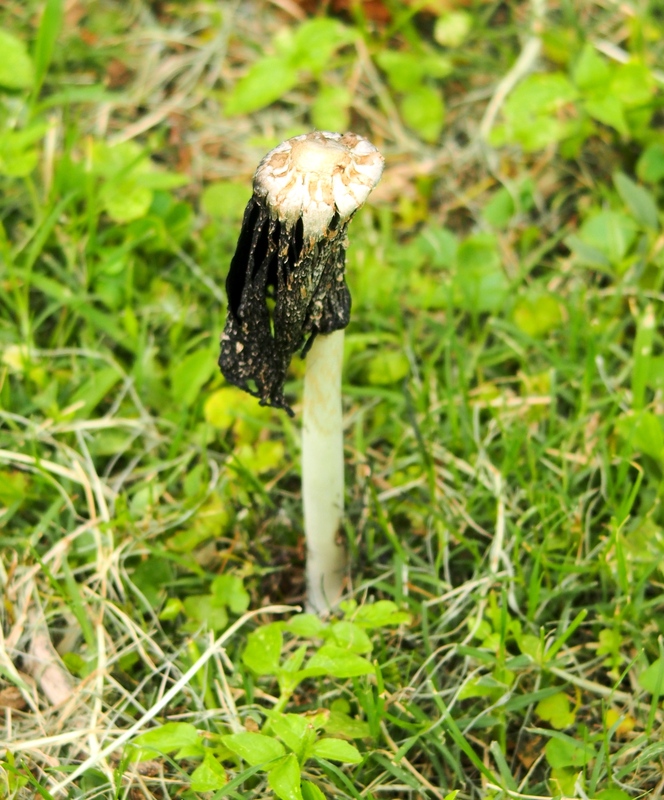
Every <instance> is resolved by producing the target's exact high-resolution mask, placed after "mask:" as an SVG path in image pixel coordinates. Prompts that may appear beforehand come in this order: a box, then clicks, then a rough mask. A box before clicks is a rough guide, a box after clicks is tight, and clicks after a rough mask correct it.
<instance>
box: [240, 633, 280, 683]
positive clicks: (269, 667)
mask: <svg viewBox="0 0 664 800" xmlns="http://www.w3.org/2000/svg"><path fill="white" fill-rule="evenodd" d="M282 647H283V636H282V634H281V628H280V626H279V624H278V623H274V622H273V623H271V624H269V625H263V626H262V627H261V628H257V629H256V630H255V631H252V632H251V633H250V634H249V636H248V637H247V646H246V647H245V649H244V653H243V654H242V663H243V664H244V665H245V666H246V667H249V669H250V670H251V671H252V672H255V673H256V675H276V673H277V670H278V669H279V659H280V658H281V649H282Z"/></svg>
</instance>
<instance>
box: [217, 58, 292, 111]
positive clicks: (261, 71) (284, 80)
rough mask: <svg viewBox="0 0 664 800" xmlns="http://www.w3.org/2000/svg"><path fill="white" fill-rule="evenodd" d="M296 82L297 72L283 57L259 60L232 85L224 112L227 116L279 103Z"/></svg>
mask: <svg viewBox="0 0 664 800" xmlns="http://www.w3.org/2000/svg"><path fill="white" fill-rule="evenodd" d="M297 83H298V74H297V69H296V68H295V67H293V66H291V65H290V64H288V63H287V62H286V61H284V59H283V58H276V57H269V58H263V59H261V60H260V61H257V62H256V63H255V64H254V65H253V66H252V67H251V69H250V70H249V72H248V73H247V74H246V75H245V76H244V78H241V79H240V80H239V81H238V82H237V83H236V84H235V87H234V88H233V91H232V92H231V93H230V95H229V96H228V100H227V101H226V105H225V107H224V111H225V112H226V114H227V115H228V116H231V117H233V116H238V115H240V114H249V113H251V112H252V111H257V110H258V109H259V108H264V107H265V106H269V105H270V104H271V103H274V102H275V101H276V100H279V99H280V98H281V97H283V95H284V94H286V92H288V91H290V90H291V89H292V88H293V87H294V86H297Z"/></svg>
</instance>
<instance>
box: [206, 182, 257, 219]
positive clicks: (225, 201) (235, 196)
mask: <svg viewBox="0 0 664 800" xmlns="http://www.w3.org/2000/svg"><path fill="white" fill-rule="evenodd" d="M250 197H251V188H250V186H249V184H247V183H231V182H230V181H220V182H219V183H211V184H210V185H209V186H206V187H205V189H204V190H203V194H202V195H201V208H202V209H203V211H205V213H206V214H209V215H210V216H211V217H218V218H219V219H226V220H232V221H233V222H236V221H239V220H241V219H242V215H243V214H244V209H245V206H246V205H247V203H248V201H249V198H250Z"/></svg>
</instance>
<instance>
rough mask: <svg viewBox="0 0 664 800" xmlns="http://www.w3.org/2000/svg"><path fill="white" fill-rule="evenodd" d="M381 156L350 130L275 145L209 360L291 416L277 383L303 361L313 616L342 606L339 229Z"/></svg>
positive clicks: (263, 168) (259, 180) (263, 169)
mask: <svg viewBox="0 0 664 800" xmlns="http://www.w3.org/2000/svg"><path fill="white" fill-rule="evenodd" d="M383 164H384V161H383V157H382V156H381V155H380V153H379V152H378V151H377V150H376V148H375V147H374V146H373V145H372V144H371V143H370V142H369V141H368V140H367V139H364V138H363V137H362V136H358V135H356V134H354V133H346V134H343V135H341V134H339V133H328V132H325V131H315V132H314V133H309V134H305V135H302V136H296V137H294V138H293V139H288V140H287V141H285V142H282V144H280V145H279V146H278V147H276V148H275V149H274V150H272V151H271V152H270V153H268V154H267V155H266V156H265V158H264V159H263V160H262V161H261V163H260V165H259V167H258V169H257V171H256V174H255V176H254V193H253V196H252V198H251V200H250V201H249V204H248V205H247V209H246V211H245V214H244V219H243V221H242V229H241V231H240V237H239V240H238V245H237V250H236V253H235V256H234V257H233V260H232V261H231V267H230V271H229V274H228V279H227V281H226V290H227V294H228V318H227V320H226V328H225V330H224V334H223V336H222V340H221V356H220V358H219V365H220V367H221V369H222V372H223V373H224V375H225V377H226V379H227V380H228V381H230V382H231V383H234V384H235V385H237V386H240V387H241V388H242V389H244V390H245V391H248V392H250V393H251V394H254V395H256V396H257V397H258V398H259V399H260V402H261V404H262V405H272V406H276V407H278V408H283V409H285V410H286V411H287V412H288V413H289V414H291V415H292V413H293V412H292V410H291V409H290V407H289V406H288V404H287V402H286V400H285V398H284V394H283V389H284V382H285V380H286V371H287V369H288V365H289V364H290V360H291V358H292V356H293V355H294V353H295V352H297V351H298V350H301V351H302V355H303V356H306V371H305V381H304V383H305V386H304V409H303V431H302V495H303V503H304V518H305V535H306V541H307V602H308V605H309V607H310V608H311V609H312V610H314V611H317V612H319V613H323V612H325V611H327V610H329V609H330V608H332V607H333V606H334V605H335V604H336V603H337V602H338V600H339V599H340V597H341V594H342V591H343V585H344V577H345V572H346V556H345V548H344V546H343V535H342V530H341V522H342V517H343V495H344V484H343V420H342V411H341V367H342V361H343V329H344V328H345V327H346V325H347V324H348V322H349V319H350V305H351V300H350V293H349V291H348V287H347V286H346V283H345V280H344V268H345V254H346V246H347V239H346V232H347V229H348V224H349V222H350V220H351V218H352V216H353V214H354V213H355V212H356V211H357V209H358V208H359V207H360V206H361V205H362V204H363V203H364V202H365V200H366V199H367V197H368V195H369V193H370V192H371V190H372V189H373V188H374V186H375V185H376V184H377V183H378V181H379V179H380V176H381V174H382V171H383Z"/></svg>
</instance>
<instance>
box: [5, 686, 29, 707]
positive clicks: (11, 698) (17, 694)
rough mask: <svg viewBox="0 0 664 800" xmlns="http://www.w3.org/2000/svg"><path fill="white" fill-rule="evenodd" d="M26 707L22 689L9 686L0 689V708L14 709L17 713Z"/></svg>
mask: <svg viewBox="0 0 664 800" xmlns="http://www.w3.org/2000/svg"><path fill="white" fill-rule="evenodd" d="M25 706H26V702H25V700H24V699H23V695H22V694H21V691H20V689H17V688H16V686H7V687H5V688H4V689H0V708H14V709H16V710H17V711H22V710H23V709H24V708H25Z"/></svg>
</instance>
